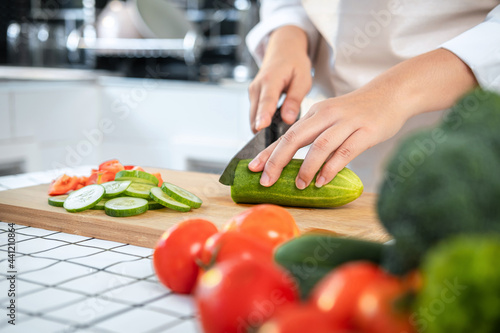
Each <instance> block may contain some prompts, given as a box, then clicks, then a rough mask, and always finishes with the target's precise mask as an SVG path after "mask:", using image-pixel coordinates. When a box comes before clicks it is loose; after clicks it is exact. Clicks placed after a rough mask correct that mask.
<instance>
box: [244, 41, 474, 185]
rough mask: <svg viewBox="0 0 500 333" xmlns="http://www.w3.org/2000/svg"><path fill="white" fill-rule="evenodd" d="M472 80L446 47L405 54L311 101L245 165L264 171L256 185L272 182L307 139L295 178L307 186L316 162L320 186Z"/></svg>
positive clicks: (446, 105) (469, 85)
mask: <svg viewBox="0 0 500 333" xmlns="http://www.w3.org/2000/svg"><path fill="white" fill-rule="evenodd" d="M476 85H477V81H476V79H475V77H474V75H473V73H472V71H471V70H470V68H469V67H467V65H466V64H465V63H464V62H463V61H462V60H460V59H459V58H458V57H457V56H456V55H454V54H453V53H451V52H449V51H447V50H444V49H438V50H434V51H431V52H429V53H426V54H423V55H420V56H418V57H415V58H412V59H409V60H407V61H404V62H402V63H400V64H398V65H396V66H394V67H393V68H391V69H389V70H388V71H387V72H385V73H383V74H381V75H379V76H378V77H376V78H375V79H374V80H373V81H371V82H370V83H368V84H367V85H365V86H364V87H362V88H360V89H358V90H356V91H354V92H352V93H350V94H346V95H344V96H341V97H336V98H330V99H327V100H325V101H323V102H320V103H317V104H315V105H313V107H311V109H310V110H309V112H308V113H307V115H306V116H305V117H304V118H303V119H301V120H299V121H298V122H297V123H295V124H294V125H293V126H292V127H291V128H290V129H289V130H288V131H287V132H286V133H285V135H283V136H282V137H281V138H280V139H279V140H278V141H276V142H275V143H273V144H272V145H270V146H269V147H268V148H266V149H265V150H263V151H262V152H261V153H260V154H259V155H257V157H256V158H255V159H254V160H253V161H252V162H251V163H250V164H249V169H250V170H251V171H254V172H260V171H263V173H262V177H261V180H260V183H261V185H263V186H271V185H273V184H274V183H275V182H276V181H277V180H278V178H279V176H280V174H281V171H282V170H283V168H284V167H285V166H286V165H287V164H288V162H289V161H290V160H291V159H292V158H293V156H294V155H295V153H296V152H297V150H298V149H299V148H301V147H304V146H307V145H309V144H311V143H312V146H311V148H310V150H309V152H308V154H307V156H306V158H305V160H304V163H303V164H302V166H301V168H300V170H299V173H298V175H297V179H296V181H295V182H296V186H297V188H299V189H304V188H306V187H307V186H309V184H310V183H311V182H312V181H313V180H314V177H315V175H316V173H317V172H318V170H320V168H321V170H320V172H319V174H318V176H317V177H316V179H315V185H316V186H317V187H321V186H323V185H324V184H326V183H328V182H330V181H331V180H332V179H333V178H334V177H335V176H336V175H337V173H338V172H339V171H340V170H342V168H344V167H345V166H346V165H347V164H348V163H349V162H350V161H351V160H353V159H354V158H355V157H356V156H358V155H359V154H360V153H361V152H363V151H364V150H366V149H368V148H370V147H372V146H374V145H376V144H377V143H379V142H382V141H384V140H386V139H388V138H390V137H392V136H393V135H394V134H396V133H397V132H398V131H399V129H400V128H401V127H402V126H403V124H404V123H405V122H406V120H407V119H409V118H410V117H411V116H413V115H416V114H419V113H424V112H430V111H437V110H443V109H446V108H449V107H451V106H452V105H453V104H454V103H455V101H456V100H457V99H458V98H459V97H460V96H462V95H463V94H464V93H466V92H467V91H468V90H470V89H472V88H473V87H474V86H476Z"/></svg>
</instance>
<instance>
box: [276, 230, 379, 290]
mask: <svg viewBox="0 0 500 333" xmlns="http://www.w3.org/2000/svg"><path fill="white" fill-rule="evenodd" d="M384 247H385V245H384V244H382V243H376V242H369V241H363V240H357V239H351V238H341V237H334V236H331V235H326V234H314V233H311V234H305V235H303V236H300V237H297V238H294V239H292V240H290V241H288V242H286V243H284V244H282V245H281V246H279V247H278V248H277V249H276V251H275V253H274V260H275V261H276V262H277V263H278V264H279V265H281V266H283V267H284V268H285V269H287V270H288V271H289V272H290V273H291V274H292V275H293V276H294V277H295V279H296V280H297V282H298V285H299V289H300V293H301V296H302V298H304V299H306V298H307V296H308V295H309V292H310V291H311V289H312V288H313V287H314V286H315V285H316V283H317V282H318V281H319V280H321V279H322V278H323V277H324V276H325V275H326V274H328V273H329V272H330V271H331V270H332V269H334V268H335V267H337V266H339V265H341V264H343V263H346V262H348V261H354V260H366V261H371V262H373V263H375V264H380V263H381V262H382V257H383V255H382V253H383V251H384Z"/></svg>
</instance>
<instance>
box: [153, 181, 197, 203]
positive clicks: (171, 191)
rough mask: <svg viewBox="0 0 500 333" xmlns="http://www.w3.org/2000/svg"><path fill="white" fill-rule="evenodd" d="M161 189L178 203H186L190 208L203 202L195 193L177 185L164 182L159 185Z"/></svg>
mask: <svg viewBox="0 0 500 333" xmlns="http://www.w3.org/2000/svg"><path fill="white" fill-rule="evenodd" d="M161 189H162V191H163V192H165V193H166V194H167V195H169V196H171V197H172V198H173V199H174V200H177V201H179V202H180V203H183V204H185V205H188V206H190V207H192V208H200V206H201V204H202V203H203V201H201V199H200V198H198V197H197V196H196V195H194V194H193V193H191V192H189V191H187V190H185V189H183V188H182V187H179V186H177V185H174V184H171V183H167V182H164V183H163V185H162V186H161Z"/></svg>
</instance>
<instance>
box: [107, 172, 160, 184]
mask: <svg viewBox="0 0 500 333" xmlns="http://www.w3.org/2000/svg"><path fill="white" fill-rule="evenodd" d="M115 180H131V181H133V182H136V183H145V184H152V185H155V186H158V183H159V181H158V178H156V177H155V176H153V175H152V174H150V173H147V172H144V171H139V170H122V171H120V172H118V173H117V174H116V176H115Z"/></svg>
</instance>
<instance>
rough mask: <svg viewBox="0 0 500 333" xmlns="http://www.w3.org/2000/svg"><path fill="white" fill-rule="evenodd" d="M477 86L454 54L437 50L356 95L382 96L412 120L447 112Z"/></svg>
mask: <svg viewBox="0 0 500 333" xmlns="http://www.w3.org/2000/svg"><path fill="white" fill-rule="evenodd" d="M475 86H477V81H476V78H475V77H474V74H473V73H472V71H471V70H470V68H469V67H468V66H467V65H466V64H465V63H464V62H463V61H462V60H460V58H458V57H457V56H456V55H454V54H453V53H452V52H450V51H447V50H445V49H438V50H434V51H431V52H428V53H425V54H422V55H420V56H417V57H415V58H412V59H409V60H407V61H404V62H402V63H400V64H398V65H396V66H394V67H392V68H391V69H389V70H388V71H386V72H384V73H383V74H381V75H379V76H378V77H376V78H375V79H374V80H372V81H371V82H370V83H368V84H367V85H365V86H364V87H363V88H361V89H359V90H358V91H357V92H356V93H369V94H377V95H378V94H382V95H379V96H386V97H387V99H386V100H387V101H388V103H390V104H392V105H393V106H395V107H397V108H398V109H400V110H401V112H405V113H406V116H407V117H408V118H410V117H412V116H414V115H416V114H420V113H424V112H430V111H438V110H443V109H447V108H449V107H451V106H452V105H453V104H454V103H455V102H456V101H457V99H459V98H460V97H461V96H462V95H463V94H465V93H466V92H467V91H469V90H470V89H472V88H474V87H475Z"/></svg>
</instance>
